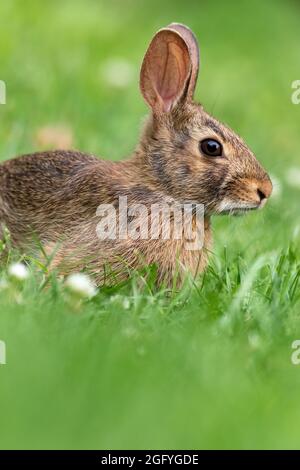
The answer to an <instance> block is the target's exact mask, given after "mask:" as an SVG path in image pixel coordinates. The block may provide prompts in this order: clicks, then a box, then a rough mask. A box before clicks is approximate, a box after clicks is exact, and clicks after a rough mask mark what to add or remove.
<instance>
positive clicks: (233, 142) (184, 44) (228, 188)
mask: <svg viewBox="0 0 300 470" xmlns="http://www.w3.org/2000/svg"><path fill="white" fill-rule="evenodd" d="M198 69H199V49H198V44H197V40H196V38H195V36H194V35H193V33H192V32H191V31H190V30H189V29H188V28H187V27H186V26H183V25H181V24H178V23H172V24H171V25H169V26H168V27H167V28H164V29H161V30H160V31H158V33H157V34H156V35H155V36H154V38H153V40H152V41H151V43H150V46H149V48H148V50H147V52H146V55H145V58H144V61H143V64H142V68H141V77H140V88H141V92H142V95H143V97H144V99H145V100H146V102H147V103H148V105H149V106H150V108H151V110H152V113H151V117H150V119H149V120H148V122H147V124H146V126H145V130H144V134H143V137H142V139H141V143H140V149H141V153H142V155H143V159H144V165H145V166H146V168H147V171H148V175H149V177H150V178H151V180H152V181H155V183H156V184H157V185H158V186H159V187H160V189H162V190H163V191H164V192H166V193H168V194H169V195H171V196H173V197H174V198H176V199H177V200H179V201H181V202H189V201H193V202H198V203H202V204H204V206H205V210H206V212H207V213H208V214H213V213H240V212H245V211H248V210H251V209H257V208H260V207H262V206H263V205H264V204H265V202H266V201H267V199H268V198H269V197H270V195H271V193H272V183H271V180H270V178H269V176H268V174H267V173H266V171H265V170H264V169H263V168H262V166H261V165H260V164H259V163H258V161H257V160H256V158H255V156H254V155H253V153H252V152H251V150H250V149H249V148H248V147H247V146H246V144H245V143H244V142H243V140H242V139H241V138H240V137H239V136H238V135H237V134H236V133H235V132H233V131H232V130H231V129H230V128H228V127H227V126H226V125H224V124H222V123H221V122H219V121H218V120H217V119H215V118H213V117H212V116H210V115H209V114H208V113H207V112H206V111H205V110H204V109H203V107H202V106H201V105H200V104H197V103H195V102H194V101H193V94H194V89H195V86H196V81H197V76H198Z"/></svg>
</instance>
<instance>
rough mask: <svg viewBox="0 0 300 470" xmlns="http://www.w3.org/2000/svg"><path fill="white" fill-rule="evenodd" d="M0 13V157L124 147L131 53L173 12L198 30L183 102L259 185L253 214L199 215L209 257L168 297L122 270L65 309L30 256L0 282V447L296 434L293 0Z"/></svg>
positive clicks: (212, 444)
mask: <svg viewBox="0 0 300 470" xmlns="http://www.w3.org/2000/svg"><path fill="white" fill-rule="evenodd" d="M0 18H1V28H0V63H1V68H0V80H4V81H5V82H6V85H7V104H6V105H0V159H1V160H4V159H7V158H11V157H13V156H15V155H17V154H21V153H26V152H32V151H35V150H40V149H41V148H48V147H51V146H53V145H54V144H55V143H58V142H59V143H61V142H62V141H63V142H64V143H66V144H67V145H70V146H71V147H74V148H78V149H80V150H82V151H86V152H91V153H94V154H96V155H100V156H102V157H103V158H107V159H114V160H116V159H120V158H123V157H125V156H126V155H129V154H130V152H131V151H132V150H133V148H134V146H135V144H136V142H137V139H138V135H139V128H140V126H141V123H142V120H143V117H144V115H145V114H146V113H147V109H146V106H145V104H144V102H143V100H142V98H141V96H140V94H139V88H138V79H139V67H140V64H141V60H142V57H143V54H144V52H145V50H146V47H147V45H148V43H149V41H150V39H151V37H152V36H153V34H154V32H155V31H156V30H158V29H159V28H161V27H162V26H165V25H167V24H168V23H170V22H172V21H176V22H181V23H185V24H187V25H188V26H190V27H191V28H192V29H193V31H194V32H195V33H196V35H197V37H198V39H199V42H200V51H201V69H200V75H199V80H198V87H197V90H196V98H197V100H199V101H201V103H203V104H204V106H205V107H206V109H207V110H208V111H209V112H211V113H213V114H214V115H215V116H216V117H217V118H218V119H220V120H223V121H225V122H226V123H227V124H228V125H230V126H231V127H233V128H234V129H235V130H236V131H237V132H238V133H239V134H241V135H242V136H243V137H244V138H245V140H246V142H247V143H248V144H249V146H250V147H251V148H252V149H253V151H254V152H255V153H256V155H257V157H258V158H259V159H260V161H261V162H262V163H263V164H264V166H265V167H266V168H267V169H268V170H269V171H270V173H271V175H272V176H273V178H274V187H275V190H274V197H273V198H272V200H271V201H270V203H269V204H268V206H267V207H266V209H265V210H264V211H262V212H261V213H257V214H251V215H249V216H247V217H245V218H241V219H229V218H220V219H216V220H214V233H215V235H214V236H215V247H214V250H213V255H212V260H211V265H210V268H209V270H208V271H207V273H206V274H205V276H204V277H203V278H202V279H201V280H200V281H199V283H198V284H197V285H196V286H190V285H187V286H186V287H185V288H184V289H182V291H181V292H179V293H173V294H172V295H171V296H166V294H165V293H164V292H162V291H161V292H154V291H153V290H151V289H146V288H145V289H142V288H141V287H140V285H139V283H138V282H135V281H133V282H132V283H130V284H129V285H127V286H125V287H124V288H121V289H118V290H116V292H111V291H109V292H107V291H105V290H101V291H100V293H99V295H98V296H97V297H96V298H95V299H94V300H93V301H91V302H88V303H86V304H85V305H84V306H83V307H82V309H81V311H80V312H76V313H74V312H73V311H72V308H71V306H70V305H69V304H68V302H67V300H66V298H65V296H64V292H63V286H62V284H61V283H60V281H59V280H55V279H54V280H53V282H52V285H51V288H50V289H48V290H47V291H43V290H42V291H41V290H40V288H39V287H40V281H41V278H40V277H39V273H38V272H37V270H34V272H33V275H32V278H30V279H29V280H28V281H26V283H25V285H24V286H18V287H17V290H18V295H15V293H14V294H12V293H11V292H10V293H9V292H7V290H5V289H2V290H1V289H0V339H2V340H5V342H6V345H7V364H6V365H3V366H0V421H1V425H0V447H1V448H297V447H299V439H300V431H299V420H300V407H299V399H300V397H299V387H300V366H298V367H297V366H295V365H292V364H291V359H290V357H291V353H292V349H291V343H292V341H293V340H295V339H299V338H300V322H299V315H300V308H299V307H300V293H299V286H298V279H299V276H300V246H299V240H300V215H299V191H300V163H299V154H300V150H299V138H300V135H299V122H300V105H298V106H296V105H293V104H292V102H291V94H292V88H291V84H292V82H293V81H294V80H297V79H298V80H299V79H300V68H299V57H300V55H299V54H300V42H299V34H300V33H299V31H300V3H299V2H298V1H296V0H294V1H293V0H288V1H286V0H264V1H261V0H252V1H251V2H249V1H246V0H242V1H234V0H226V1H224V0H214V1H213V2H211V1H208V0H197V1H196V0H195V1H193V0H190V1H188V2H187V1H180V0H176V1H174V0H173V1H171V0H163V1H162V0H160V1H158V0H151V1H137V0H123V1H121V0H119V1H116V0H115V1H114V0H112V1H110V2H105V1H102V0H101V1H99V0H94V1H93V0H85V1H83V0H82V1H81V0H73V1H71V0H63V1H58V0H52V1H41V0H27V1H26V2H24V1H21V0H19V1H16V0H15V1H10V2H1V4H0ZM61 139H62V140H61ZM5 273H6V271H5V267H4V268H3V272H2V277H3V278H5V276H6V274H5Z"/></svg>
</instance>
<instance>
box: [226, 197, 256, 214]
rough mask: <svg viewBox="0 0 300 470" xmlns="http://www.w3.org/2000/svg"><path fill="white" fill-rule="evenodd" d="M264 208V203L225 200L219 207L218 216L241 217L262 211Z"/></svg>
mask: <svg viewBox="0 0 300 470" xmlns="http://www.w3.org/2000/svg"><path fill="white" fill-rule="evenodd" d="M263 206H264V204H262V203H253V202H243V201H240V202H239V201H231V200H228V199H225V200H223V201H222V202H221V203H220V204H219V205H218V207H217V214H221V215H235V216H241V215H244V214H246V213H247V212H251V211H255V210H257V209H261V208H262V207H263Z"/></svg>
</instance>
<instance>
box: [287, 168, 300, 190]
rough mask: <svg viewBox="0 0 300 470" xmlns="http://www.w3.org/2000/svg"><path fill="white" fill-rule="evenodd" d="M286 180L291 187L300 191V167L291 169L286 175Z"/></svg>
mask: <svg viewBox="0 0 300 470" xmlns="http://www.w3.org/2000/svg"><path fill="white" fill-rule="evenodd" d="M285 179H286V182H287V183H288V185H289V186H291V187H293V188H296V189H300V167H297V166H294V167H291V168H289V169H288V170H287V171H286V173H285Z"/></svg>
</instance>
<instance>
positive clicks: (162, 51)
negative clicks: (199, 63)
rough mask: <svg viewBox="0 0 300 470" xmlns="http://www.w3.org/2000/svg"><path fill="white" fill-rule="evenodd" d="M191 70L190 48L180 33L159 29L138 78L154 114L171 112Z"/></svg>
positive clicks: (180, 95) (183, 89)
mask: <svg viewBox="0 0 300 470" xmlns="http://www.w3.org/2000/svg"><path fill="white" fill-rule="evenodd" d="M191 70H192V69H191V60H190V53H189V49H188V47H187V45H186V43H185V42H184V40H183V38H182V37H181V36H180V34H179V33H178V32H176V31H172V30H168V29H164V30H160V31H159V32H158V33H157V34H156V35H155V36H154V38H153V40H152V41H151V43H150V46H149V48H148V50H147V52H146V55H145V58H144V61H143V64H142V68H141V79H140V87H141V92H142V94H143V96H144V98H145V100H146V101H147V103H148V104H149V105H150V106H151V108H152V109H153V111H154V112H155V113H161V112H168V111H170V110H171V109H172V107H173V106H174V105H175V104H176V103H177V102H178V101H179V99H180V98H181V97H183V95H184V92H185V88H186V84H187V81H188V80H189V79H190V76H191ZM185 98H186V97H185Z"/></svg>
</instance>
